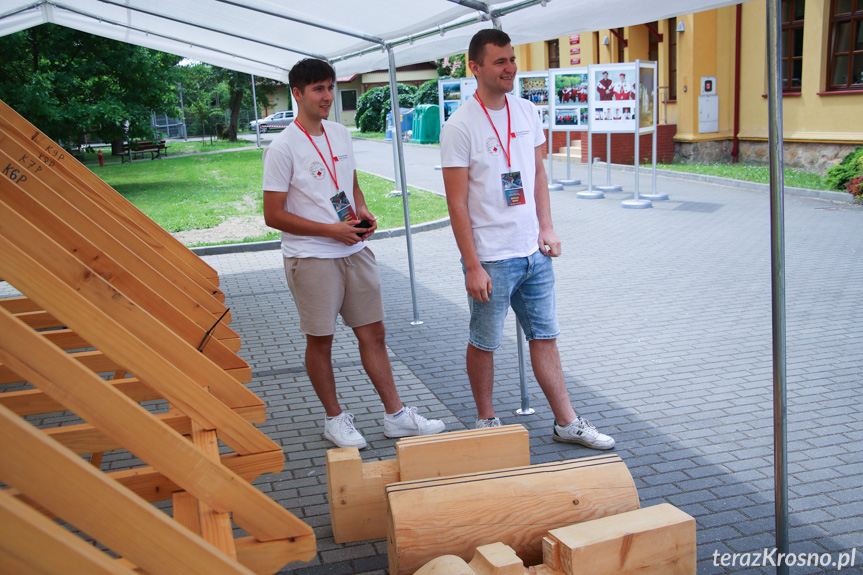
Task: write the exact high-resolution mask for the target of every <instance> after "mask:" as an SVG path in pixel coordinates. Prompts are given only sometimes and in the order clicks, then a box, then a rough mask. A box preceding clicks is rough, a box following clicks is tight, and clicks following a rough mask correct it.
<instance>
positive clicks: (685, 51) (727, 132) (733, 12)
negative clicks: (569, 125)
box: [515, 0, 863, 173]
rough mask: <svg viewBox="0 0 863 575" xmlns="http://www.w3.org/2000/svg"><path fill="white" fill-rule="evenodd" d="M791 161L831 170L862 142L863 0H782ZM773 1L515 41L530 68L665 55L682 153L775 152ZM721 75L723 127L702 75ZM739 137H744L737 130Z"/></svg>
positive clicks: (667, 115) (720, 157)
mask: <svg viewBox="0 0 863 575" xmlns="http://www.w3.org/2000/svg"><path fill="white" fill-rule="evenodd" d="M781 5H782V14H783V37H784V40H783V42H784V51H783V70H785V72H784V82H785V90H784V92H783V124H784V138H785V143H784V148H785V162H786V165H787V166H788V167H794V168H797V169H803V170H807V171H813V172H818V173H824V171H826V169H827V168H829V167H830V166H832V165H834V164H836V163H838V162H839V161H841V160H842V158H844V157H845V155H846V154H848V153H849V152H851V151H852V150H853V149H854V148H855V147H856V146H859V145H863V0H808V1H805V0H783V1H782V2H781ZM766 10H767V9H766V3H765V0H753V1H750V2H746V3H743V4H740V5H737V6H729V7H726V8H720V9H717V10H709V11H705V12H700V13H697V14H689V15H685V16H681V17H678V18H670V19H667V20H661V21H657V22H647V23H644V24H640V25H637V26H629V27H626V28H618V29H615V30H597V31H594V32H586V33H581V34H573V35H570V36H564V37H561V38H556V39H551V40H548V41H546V42H534V43H532V44H527V45H521V46H516V48H515V51H516V58H517V61H518V64H519V69H520V70H522V71H536V70H544V69H548V68H556V67H560V68H568V67H576V66H586V65H589V64H601V63H614V62H633V61H635V60H636V59H640V60H655V61H657V62H658V68H659V71H658V84H659V86H660V90H659V96H658V100H659V122H660V123H667V124H676V126H677V132H676V135H675V137H674V140H675V158H676V160H677V161H680V162H723V161H724V162H727V161H733V159H735V157H736V159H737V160H739V161H741V162H752V163H762V162H766V160H767V151H768V146H767V133H768V111H767V97H766V95H767V67H766V62H767V45H766V21H767V16H766ZM705 77H715V78H716V82H715V86H716V94H717V95H718V101H719V109H718V131H711V132H705V131H703V130H700V128H699V106H700V103H699V95H700V92H701V88H702V78H705ZM735 136H736V138H735Z"/></svg>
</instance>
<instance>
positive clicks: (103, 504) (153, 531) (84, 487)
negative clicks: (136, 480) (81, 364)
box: [0, 407, 251, 575]
mask: <svg viewBox="0 0 863 575" xmlns="http://www.w3.org/2000/svg"><path fill="white" fill-rule="evenodd" d="M0 445H2V446H3V447H2V449H3V457H0V481H3V482H4V483H6V484H7V485H11V486H13V487H15V488H17V489H18V490H20V491H21V492H22V493H24V494H26V495H27V496H28V497H30V498H32V499H33V500H35V501H36V502H38V503H39V504H40V505H43V506H44V507H46V508H48V509H50V510H51V511H52V512H54V513H55V514H56V515H57V516H59V517H62V518H63V519H65V520H66V521H67V522H69V523H70V524H72V525H74V526H75V527H77V528H78V529H80V530H82V531H84V532H85V533H87V534H88V535H90V536H91V537H93V538H94V539H96V540H97V541H99V542H101V543H103V544H105V545H106V546H108V547H109V548H110V549H112V550H113V551H115V552H116V553H118V554H120V555H122V556H124V557H127V558H128V559H130V560H131V561H133V562H134V563H135V564H136V565H138V566H140V567H141V568H142V569H144V570H145V571H147V572H150V573H153V574H156V573H184V574H189V575H192V574H199V575H212V574H213V573H225V574H238V575H239V574H245V575H249V574H250V573H251V571H249V570H248V569H246V568H244V567H242V566H240V565H237V564H236V563H234V562H232V561H231V560H230V559H228V558H227V557H225V556H224V555H223V554H222V553H219V552H218V551H217V550H216V549H215V548H214V547H213V546H212V545H210V544H209V543H207V542H205V541H203V540H202V539H201V538H200V537H197V536H195V535H194V534H193V533H191V532H190V531H189V530H188V529H186V528H184V527H182V526H181V525H177V524H176V523H174V522H173V521H172V520H171V519H170V518H169V517H167V516H166V515H165V514H164V513H162V512H161V511H159V510H157V509H155V508H153V507H152V506H151V505H149V504H148V503H146V502H144V501H143V500H141V499H140V498H138V497H137V496H136V495H135V494H133V493H131V492H130V491H128V490H127V489H124V488H123V487H122V486H120V485H118V484H117V483H115V482H113V481H112V480H111V479H109V478H107V477H106V476H104V475H103V474H102V473H100V472H99V471H98V470H97V469H95V468H93V467H92V466H91V465H90V464H88V463H86V462H85V461H83V460H82V459H81V458H80V457H78V456H77V455H74V454H72V453H70V452H68V451H66V450H65V449H63V448H62V447H60V446H59V445H57V444H56V443H53V442H52V441H51V440H50V439H49V438H47V437H45V435H44V434H43V433H41V432H40V431H39V430H38V429H36V428H34V427H33V426H31V425H30V424H28V423H26V422H24V421H22V420H21V419H20V418H19V417H18V416H16V415H15V414H13V413H12V412H10V411H9V410H7V409H5V408H3V407H0Z"/></svg>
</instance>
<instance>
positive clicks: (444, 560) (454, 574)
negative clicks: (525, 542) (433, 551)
mask: <svg viewBox="0 0 863 575" xmlns="http://www.w3.org/2000/svg"><path fill="white" fill-rule="evenodd" d="M414 575H476V573H474V570H473V569H471V568H470V565H468V564H467V562H466V561H465V560H464V559H462V558H461V557H456V556H455V555H442V556H441V557H436V558H434V559H432V560H431V561H429V562H428V563H426V564H425V565H423V566H422V567H420V569H419V570H417V572H416V573H414ZM529 575H532V574H529Z"/></svg>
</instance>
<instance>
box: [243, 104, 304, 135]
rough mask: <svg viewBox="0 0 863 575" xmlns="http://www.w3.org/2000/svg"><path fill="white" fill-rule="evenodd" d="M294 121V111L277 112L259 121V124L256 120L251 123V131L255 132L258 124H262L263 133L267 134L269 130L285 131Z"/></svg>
mask: <svg viewBox="0 0 863 575" xmlns="http://www.w3.org/2000/svg"><path fill="white" fill-rule="evenodd" d="M293 121H294V112H293V111H292V110H288V111H286V112H276V113H275V114H270V115H269V116H267V117H266V118H263V119H260V120H257V122H256V121H255V120H252V121H251V122H249V130H251V131H252V132H254V131H255V126H256V125H257V124H260V126H261V133H262V134H266V133H267V132H268V131H269V130H284V129H285V128H287V127H288V126H289V125H290V124H291V122H293Z"/></svg>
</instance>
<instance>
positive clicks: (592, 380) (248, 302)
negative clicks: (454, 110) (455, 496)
mask: <svg viewBox="0 0 863 575" xmlns="http://www.w3.org/2000/svg"><path fill="white" fill-rule="evenodd" d="M360 147H362V146H360ZM435 153H436V152H435ZM362 155H366V154H365V153H364V152H363V151H362V150H361V152H360V154H358V156H362ZM372 155H373V154H372ZM366 156H368V155H366ZM361 159H363V158H361ZM364 160H365V161H366V162H369V161H370V160H369V159H368V157H366V158H365V159H364ZM387 161H389V162H391V161H392V156H391V155H390V156H389V157H386V155H384V160H383V161H382V163H381V166H385V165H386V162H387ZM362 163H363V162H362V161H361V162H360V164H362ZM409 167H410V166H409ZM390 169H391V167H390ZM424 169H426V170H428V171H429V173H428V174H426V175H424V176H423V177H426V176H427V177H428V180H429V181H428V183H426V185H425V186H424V187H427V188H429V189H435V186H436V185H437V184H436V183H435V178H439V176H435V175H434V173H433V172H432V171H431V164H429V163H426V164H425V167H424ZM579 169H580V170H582V172H581V173H580V174H577V175H576V177H582V178H584V176H583V175H582V174H583V168H579ZM558 170H561V168H560V167H556V169H555V173H556V174H562V173H563V172H562V171H558ZM372 171H374V170H372ZM381 171H383V168H382V169H381V170H379V172H378V173H380V172H381ZM603 171H604V170H603ZM438 173H439V172H438ZM409 175H410V174H409ZM632 178H633V175H632V173H631V172H630V173H626V172H624V171H622V170H615V171H614V180H615V182H616V183H620V184H621V185H623V186H624V191H623V192H620V193H612V194H607V195H606V198H604V199H600V200H580V199H576V197H575V193H574V192H575V191H576V190H579V189H583V187H582V188H578V187H576V188H571V189H568V190H565V191H562V192H552V193H551V200H552V207H553V213H554V222H555V229H556V231H557V233H558V235H559V236H560V238H561V240H562V242H563V246H564V248H563V250H564V251H563V255H562V256H561V257H560V258H559V259H557V260H556V262H555V270H556V276H557V286H556V289H557V298H558V310H559V314H560V323H561V329H562V334H561V336H560V339H559V340H558V345H559V347H560V351H561V357H562V361H563V367H564V372H565V376H566V380H567V384H568V387H569V390H570V393H571V396H572V399H573V401H574V403H575V405H576V407H577V410H578V411H579V412H580V413H581V414H583V415H584V416H586V417H587V418H589V419H591V420H592V421H593V422H594V423H595V424H596V425H597V427H598V428H599V429H600V430H602V431H604V432H606V433H609V434H611V435H613V436H614V437H615V439H616V441H617V447H616V448H615V450H614V451H615V452H616V453H617V454H618V455H620V457H621V458H622V459H623V460H624V461H625V462H626V464H627V466H628V467H629V469H630V471H631V473H632V475H633V477H634V479H635V482H636V486H637V488H638V493H639V496H640V499H641V505H642V506H651V505H655V504H658V503H661V502H669V503H672V504H674V505H676V506H678V507H679V508H681V509H683V510H684V511H686V512H687V513H689V514H690V515H692V516H694V517H695V518H696V520H697V526H698V531H697V537H698V558H699V563H698V573H699V575H707V574H714V573H774V572H775V567H768V568H753V567H741V566H739V565H737V566H722V565H716V564H715V561H714V554H715V553H718V554H719V556H721V555H722V554H723V553H762V554H763V550H764V549H765V548H767V549H768V550H769V549H771V548H773V547H774V546H775V539H774V519H773V515H774V506H773V488H774V477H773V476H774V473H773V419H772V417H773V416H772V413H773V412H772V393H773V392H772V355H771V354H772V340H771V337H772V335H771V334H772V328H771V261H770V260H771V256H770V207H769V203H770V198H769V195H768V194H767V193H765V192H762V191H754V190H750V189H740V188H738V187H735V186H723V185H715V184H710V183H703V182H694V181H690V180H685V179H680V178H671V177H668V178H666V177H660V178H659V179H658V188H659V190H660V191H664V192H666V193H668V194H669V196H670V199H669V200H668V201H664V202H654V207H653V208H652V209H648V210H628V209H622V208H621V205H620V202H621V201H622V200H624V199H628V198H630V197H632V191H631V190H632ZM645 180H647V182H646V183H645ZM409 183H411V184H412V185H413V184H414V182H413V181H411V180H410V178H409ZM418 185H419V184H418ZM645 185H647V186H649V178H644V177H643V178H642V191H644V186H645ZM784 211H785V240H786V247H785V256H786V278H785V279H786V298H787V313H786V318H787V366H788V369H787V380H788V413H787V420H788V461H789V466H788V471H789V477H788V484H789V507H790V537H791V551H792V552H795V553H829V554H830V557H832V560H836V559H837V558H838V555H839V554H840V553H842V552H849V553H850V552H851V551H852V550H853V549H857V554H856V561H857V563H856V565H857V566H856V567H846V568H845V569H844V570H843V572H845V573H863V535H861V534H863V513H861V511H863V506H861V499H863V480H861V474H863V455H861V453H863V450H861V449H860V447H861V444H863V415H861V410H860V401H859V393H860V387H861V382H863V347H861V341H863V306H861V303H863V298H861V296H863V266H861V265H860V256H861V254H863V206H859V205H852V204H848V203H841V202H833V201H826V200H823V199H813V198H808V197H799V196H792V195H787V196H786V197H785V203H784ZM406 245H407V244H406V240H405V238H403V237H397V238H388V239H380V240H375V241H372V242H370V246H371V248H372V250H373V251H374V252H375V254H376V256H377V260H378V263H379V265H380V270H381V276H382V280H383V294H384V304H385V308H386V313H387V322H386V324H387V330H388V334H387V342H388V346H389V352H390V359H391V362H392V365H393V369H394V371H395V376H396V380H397V383H398V386H399V390H400V392H401V394H402V398H403V400H404V401H405V403H406V404H408V405H415V406H418V407H420V408H421V410H422V412H423V413H425V414H426V415H428V416H430V417H438V418H442V419H443V420H444V421H445V422H446V424H447V427H448V429H449V430H458V429H465V428H469V427H471V426H472V425H473V421H474V417H475V410H474V406H473V400H472V396H471V394H470V388H469V385H468V382H467V376H466V374H465V368H464V353H465V345H466V338H467V330H468V327H467V324H468V312H467V300H466V297H467V296H466V294H465V291H464V287H463V276H462V272H461V267H460V264H459V255H458V250H457V248H456V245H455V242H454V240H453V237H452V232H451V230H450V229H449V228H448V227H446V228H443V229H437V230H432V231H427V232H423V233H417V234H414V235H413V252H414V259H415V271H416V298H417V302H418V315H419V318H420V319H421V320H422V322H423V323H422V325H419V326H413V325H411V322H412V320H413V319H414V311H413V306H412V298H411V287H410V281H409V269H408V262H407V247H406ZM205 259H206V260H207V261H208V262H209V263H210V264H211V265H212V266H213V267H215V268H216V269H217V270H218V271H219V274H220V277H221V281H222V289H223V290H224V292H225V294H226V302H227V304H228V305H229V306H230V307H231V310H232V317H233V321H232V323H231V327H232V328H233V329H235V330H236V331H237V332H238V333H239V334H240V336H241V338H242V341H243V348H242V350H241V351H240V355H241V356H242V357H244V358H245V359H246V360H247V361H248V362H249V363H250V364H251V366H252V370H253V380H252V383H251V384H250V387H251V389H252V390H253V391H254V392H255V393H257V394H258V395H260V396H261V397H263V398H264V399H265V401H266V402H267V404H268V407H269V417H268V420H267V422H266V423H265V424H263V425H262V426H261V427H262V429H263V430H264V431H265V432H266V433H267V434H268V435H269V436H270V437H272V438H273V439H275V440H276V441H278V442H279V443H281V444H282V445H283V446H284V449H285V457H286V466H285V470H284V471H283V472H282V473H279V474H276V475H270V476H265V477H262V478H260V479H259V480H258V482H257V485H258V487H259V488H260V489H262V490H263V491H265V492H267V493H269V494H270V495H271V496H272V497H274V498H275V499H276V500H277V501H278V502H279V503H281V504H282V505H284V506H285V507H287V508H288V509H290V510H291V511H292V512H293V513H295V514H296V515H297V516H298V517H300V518H302V519H303V520H304V521H306V522H307V523H309V524H310V525H312V526H313V527H314V529H315V532H316V535H317V538H318V554H317V557H316V558H315V559H314V560H312V561H311V562H309V563H307V564H292V565H289V566H287V567H286V568H285V569H284V570H282V571H281V573H282V574H297V575H346V574H361V573H383V572H384V571H385V570H386V566H387V556H386V542H385V540H376V541H369V542H359V543H351V544H346V545H339V544H336V543H334V541H333V536H332V528H331V524H330V518H329V512H328V506H327V497H326V474H325V453H326V450H327V449H328V448H329V447H330V446H331V445H330V444H329V443H328V442H327V441H325V440H323V439H322V438H321V432H322V429H321V419H322V418H323V410H322V409H321V407H320V406H319V404H318V402H317V399H316V398H315V396H314V393H313V390H312V387H311V384H310V383H309V380H308V377H307V375H306V373H305V370H304V367H303V349H304V340H303V336H302V334H301V333H300V331H299V325H298V320H297V315H296V309H295V307H294V304H293V301H292V299H291V296H290V293H289V292H288V289H287V286H286V283H285V278H284V273H283V268H282V264H281V259H280V256H279V253H278V251H262V252H255V253H235V254H225V255H215V256H205ZM508 321H509V323H508V325H507V328H506V331H505V335H506V337H505V340H504V343H503V345H502V346H501V348H500V349H499V350H498V352H497V353H496V387H495V407H496V409H497V412H498V415H499V416H501V417H502V419H503V420H504V423H521V424H523V425H525V426H526V427H527V428H528V430H529V432H530V448H531V461H532V462H533V463H541V462H547V461H557V460H562V459H570V458H579V457H587V456H591V455H595V454H597V452H595V451H591V450H589V449H586V448H583V447H580V446H572V445H562V444H558V443H555V442H553V441H552V440H551V419H552V416H551V414H550V410H549V409H548V405H547V403H546V401H545V399H544V397H543V395H542V393H541V392H540V390H539V389H538V386H537V384H536V382H535V380H534V379H533V376H532V374H531V373H530V369H528V373H529V381H528V385H529V396H530V404H531V407H533V408H535V409H536V413H535V414H534V415H530V416H519V415H517V414H516V413H515V410H516V409H518V408H519V407H520V392H519V376H518V366H517V344H516V340H515V325H514V320H513V319H512V316H511V314H510V317H509V318H508ZM333 362H334V365H335V368H336V379H337V386H338V389H339V392H340V397H341V399H342V401H343V404H344V406H345V407H346V408H347V409H348V410H350V411H352V412H354V413H355V414H356V423H357V427H358V428H359V429H360V430H361V431H362V432H363V433H364V434H365V436H366V438H367V439H368V440H369V444H370V445H369V448H368V449H366V450H364V451H363V452H362V457H363V460H364V461H372V460H376V459H381V458H392V457H394V456H395V449H394V445H395V441H394V440H390V439H387V438H385V437H384V436H383V429H382V423H381V417H382V413H383V410H382V406H381V405H380V402H379V400H378V398H377V396H376V394H375V393H374V391H373V389H372V386H371V383H370V382H369V381H368V379H367V378H366V377H365V375H364V373H363V370H362V366H361V365H360V362H359V355H358V352H357V350H356V344H355V341H354V339H353V336H352V334H351V333H350V331H349V330H348V329H346V328H345V327H344V326H343V325H341V324H340V325H339V327H338V329H337V333H336V339H335V345H334V352H333ZM528 363H529V362H528ZM833 571H835V567H824V568H822V567H793V568H792V569H791V572H792V573H794V574H798V573H800V574H803V573H822V572H833Z"/></svg>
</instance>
